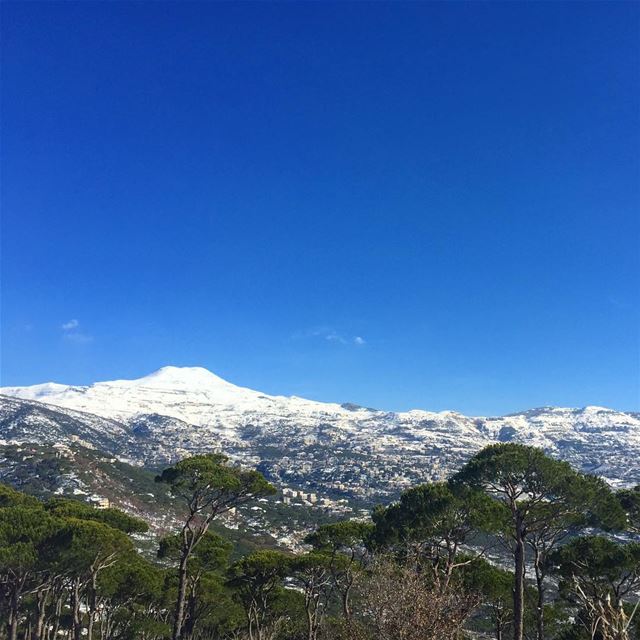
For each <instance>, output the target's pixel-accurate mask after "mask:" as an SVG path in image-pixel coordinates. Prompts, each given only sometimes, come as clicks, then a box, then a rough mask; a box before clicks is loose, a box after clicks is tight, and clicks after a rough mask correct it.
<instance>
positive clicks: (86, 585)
mask: <svg viewBox="0 0 640 640" xmlns="http://www.w3.org/2000/svg"><path fill="white" fill-rule="evenodd" d="M157 481H158V482H159V483H161V484H162V485H164V486H165V487H166V488H167V489H168V490H169V491H170V492H171V494H172V495H173V496H174V497H175V498H176V499H177V500H178V501H179V502H181V503H182V505H183V506H184V513H185V517H184V522H183V524H182V526H181V528H180V529H179V530H178V531H176V532H175V533H174V534H173V535H170V536H167V537H165V538H163V539H162V540H160V543H159V546H158V549H157V552H156V553H155V557H153V558H149V557H145V556H144V555H143V554H141V553H140V552H139V551H137V550H136V536H137V535H139V534H142V533H144V532H145V531H146V529H147V526H146V524H145V523H144V522H143V521H141V520H139V519H137V518H133V517H131V516H128V515H126V514H124V513H122V512H121V511H118V510H116V509H104V510H99V509H94V508H93V507H90V506H88V505H85V504H83V503H80V502H77V501H73V500H68V499H62V498H53V499H51V500H49V501H47V502H42V501H39V500H37V499H35V498H33V497H31V496H28V495H25V494H23V493H20V492H18V491H15V490H13V489H11V488H9V487H6V486H3V485H0V589H1V595H2V600H1V601H0V617H1V619H2V622H3V624H2V626H1V631H0V638H2V639H3V640H6V639H8V640H56V639H64V640H81V639H85V638H86V639H87V640H169V639H171V640H214V639H216V640H217V639H223V638H224V639H229V640H231V639H235V640H245V639H246V640H323V639H331V640H341V639H342V640H347V639H349V640H460V639H463V638H495V639H496V640H503V639H505V638H514V640H524V639H525V638H526V639H531V640H534V639H535V640H583V639H584V640H632V639H638V638H640V613H638V609H639V606H638V590H639V589H640V544H639V543H638V542H636V541H634V540H637V539H638V538H637V537H636V536H637V535H638V534H640V487H637V488H636V489H634V490H625V491H619V492H613V491H612V490H611V489H610V488H609V487H608V486H607V485H606V484H605V483H604V482H603V481H601V480H600V479H598V478H596V477H593V476H588V475H584V474H581V473H578V472H576V471H575V470H573V469H572V468H571V467H570V466H569V465H568V464H566V463H564V462H560V461H557V460H554V459H551V458H549V457H547V456H546V455H545V454H544V453H543V452H542V451H540V450H537V449H534V448H530V447H525V446H521V445H515V444H500V445H494V446H490V447H487V448H486V449H484V450H483V451H481V452H480V453H478V454H477V455H476V456H475V457H473V458H472V459H471V460H470V461H469V462H468V463H467V464H466V465H465V466H464V467H463V468H462V469H461V470H460V471H459V472H458V473H457V474H456V475H454V476H453V477H452V478H451V479H450V480H449V481H448V482H446V483H437V484H424V485H420V486H416V487H414V488H411V489H409V490H408V491H406V492H405V493H404V494H403V495H402V496H401V498H400V500H399V501H398V502H396V503H393V504H391V505H388V506H385V507H378V508H376V509H375V510H374V511H373V513H372V518H371V520H370V521H368V522H360V521H343V522H339V523H336V524H330V525H323V526H320V527H319V528H318V529H317V530H316V531H315V532H313V533H312V534H310V535H308V536H307V538H306V540H305V542H306V543H307V545H308V552H306V553H304V554H299V555H292V554H287V553H282V552H279V551H272V550H263V551H257V552H254V553H251V554H249V555H247V556H245V557H243V558H241V559H240V560H238V561H235V562H231V561H230V558H231V551H232V549H231V545H230V544H229V543H228V542H227V541H225V540H224V539H223V538H221V537H220V536H218V535H216V534H215V533H213V532H212V531H210V527H211V524H212V522H213V521H214V520H215V519H216V518H217V517H218V516H220V515H221V514H223V513H224V512H226V511H229V510H230V509H233V508H236V507H238V506H241V505H243V504H246V503H249V502H251V501H254V500H256V499H258V498H260V497H263V496H268V495H272V494H274V493H275V488H274V487H273V486H272V485H271V484H269V483H268V482H267V481H266V480H265V478H264V477H263V476H262V475H260V474H259V473H258V472H256V471H248V470H245V469H242V468H239V467H235V466H232V465H230V464H228V463H227V461H226V459H225V458H224V457H223V456H220V455H214V454H212V455H201V456H194V457H192V458H188V459H185V460H182V461H181V462H178V463H177V464H175V465H174V466H172V467H170V468H168V469H166V470H165V471H164V472H163V473H162V474H161V475H160V476H158V478H157ZM138 546H140V545H139V544H138ZM148 555H149V554H148Z"/></svg>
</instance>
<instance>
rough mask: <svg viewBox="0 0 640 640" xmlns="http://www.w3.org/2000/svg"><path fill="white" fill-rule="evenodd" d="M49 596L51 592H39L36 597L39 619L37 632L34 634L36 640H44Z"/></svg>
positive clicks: (37, 619) (37, 620) (46, 590)
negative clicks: (43, 634)
mask: <svg viewBox="0 0 640 640" xmlns="http://www.w3.org/2000/svg"><path fill="white" fill-rule="evenodd" d="M48 596H49V590H48V589H45V590H43V591H38V593H37V595H36V603H37V612H38V613H37V618H36V630H35V633H34V636H33V637H34V640H43V639H42V633H43V631H44V620H45V615H46V612H47V599H48Z"/></svg>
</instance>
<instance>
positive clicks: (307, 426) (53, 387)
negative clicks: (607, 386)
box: [0, 366, 640, 500]
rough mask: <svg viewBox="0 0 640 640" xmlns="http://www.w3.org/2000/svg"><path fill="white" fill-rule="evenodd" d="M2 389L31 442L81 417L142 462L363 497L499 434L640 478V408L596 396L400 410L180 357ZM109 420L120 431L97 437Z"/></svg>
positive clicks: (456, 461)
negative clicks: (239, 380)
mask: <svg viewBox="0 0 640 640" xmlns="http://www.w3.org/2000/svg"><path fill="white" fill-rule="evenodd" d="M0 394H3V396H4V397H5V399H2V398H0V438H5V439H6V437H7V435H9V434H10V433H19V434H20V438H23V439H24V438H28V437H37V438H39V439H43V438H44V439H47V438H49V436H48V431H47V429H46V428H44V427H43V425H44V424H45V423H47V422H48V421H49V422H48V423H49V424H50V425H63V426H62V427H60V426H58V427H55V426H50V428H49V431H50V433H51V434H58V433H59V434H63V435H61V436H60V437H67V436H65V435H64V433H65V429H66V427H64V424H65V421H68V420H71V419H73V420H76V421H78V420H79V423H78V422H74V423H73V424H75V425H76V427H74V428H76V430H78V431H79V432H81V433H80V435H79V437H83V439H86V437H85V436H87V434H88V436H87V437H89V438H90V440H89V441H91V438H93V440H95V441H96V442H94V444H95V445H96V446H104V443H105V442H106V443H107V445H108V446H111V448H112V449H114V448H117V449H118V453H119V454H122V455H125V456H127V457H130V458H132V459H135V460H137V461H139V463H141V464H148V463H149V462H153V463H161V462H163V461H172V460H175V459H176V458H177V457H181V456H185V455H189V454H193V453H198V452H202V451H210V450H217V451H223V452H225V453H226V454H228V455H229V456H230V457H231V458H232V459H235V460H237V461H239V462H242V463H244V464H251V465H253V466H258V467H259V468H260V469H261V470H262V471H264V472H265V473H266V474H267V475H268V476H269V477H270V478H271V479H272V480H274V481H277V482H280V483H291V484H294V485H296V486H303V487H305V488H307V489H309V490H317V491H321V492H324V493H330V494H335V495H346V496H348V497H357V498H363V499H366V500H369V499H371V500H373V499H379V498H380V497H385V496H395V495H397V494H398V493H399V491H400V490H402V488H404V487H405V486H408V485H409V484H412V483H413V484H415V483H417V482H421V481H422V482H424V481H426V480H438V479H443V478H445V477H447V475H448V474H449V473H450V472H451V470H452V469H454V468H456V467H458V466H460V464H462V463H464V461H465V460H466V459H468V458H469V457H470V456H471V455H473V453H475V452H476V451H478V450H479V449H481V448H482V447H484V446H487V445H488V444H492V443H494V442H519V443H522V444H527V445H532V446H537V447H540V448H542V449H544V450H545V451H547V452H548V453H550V454H551V455H555V456H556V457H558V458H561V459H565V460H567V461H569V462H570V463H571V464H573V465H574V466H575V467H576V468H578V469H580V470H582V471H586V472H589V473H596V474H599V475H601V476H603V477H604V478H605V479H607V480H608V481H609V482H610V483H612V484H614V485H619V486H622V485H629V484H635V483H640V468H638V464H637V460H638V459H639V458H640V416H638V415H636V414H632V413H626V412H621V411H616V410H614V409H609V408H606V407H598V406H595V405H590V406H587V407H583V408H580V409H577V408H566V407H538V408H534V409H529V410H527V411H524V412H520V413H514V414H508V415H505V416H488V417H483V416H466V415H464V414H461V413H459V412H455V411H441V412H432V411H427V410H423V409H413V410H411V411H406V412H393V411H384V410H379V409H368V408H365V407H359V406H357V405H353V404H349V403H344V404H342V405H341V404H337V403H326V402H318V401H314V400H307V399H304V398H299V397H297V396H271V395H268V394H264V393H261V392H260V391H255V390H253V389H248V388H246V387H239V386H236V385H234V384H232V383H230V382H227V381H226V380H223V379H222V378H220V377H219V376H217V375H215V374H214V373H212V372H210V371H208V370H206V369H204V368H202V367H186V368H182V367H172V366H169V367H163V368H161V369H159V370H158V371H155V372H153V373H152V374H149V375H148V376H144V377H143V378H139V379H136V380H114V381H106V382H97V383H94V384H93V385H86V386H73V385H60V384H58V383H45V384H42V385H33V386H30V387H3V388H0ZM9 398H12V400H11V401H10V400H9ZM17 401H22V402H24V403H29V402H31V403H34V402H35V403H39V404H41V405H42V406H43V407H48V408H49V409H48V410H49V412H51V411H54V413H55V412H57V414H56V416H52V414H51V413H49V414H47V413H46V411H45V410H44V409H42V408H39V407H34V406H33V405H30V406H27V405H25V406H22V407H19V406H17V405H16V404H15V403H16V402H17ZM12 403H13V404H12ZM70 412H76V413H77V412H81V413H82V412H84V413H85V414H88V415H91V416H95V417H97V418H99V419H103V420H107V421H111V422H102V423H101V422H99V420H98V422H96V421H95V420H93V422H95V424H97V425H101V426H99V427H98V431H96V427H95V425H93V426H92V424H87V425H86V427H82V428H81V426H80V423H82V421H83V420H86V421H88V423H92V419H90V418H78V415H76V414H71V413H70ZM36 414H37V415H39V416H40V418H37V417H34V416H36ZM45 414H46V415H45ZM27 415H30V416H31V418H29V420H26V418H25V416H27ZM65 415H66V416H67V417H66V418H65ZM21 416H22V417H21ZM38 420H40V422H38ZM16 425H19V426H16ZM63 427H64V428H63ZM16 429H17V430H16ZM100 429H103V430H106V431H110V430H111V431H116V432H117V436H114V434H110V433H103V434H100V433H99V430H100ZM82 433H84V434H85V435H82ZM30 434H31V435H30ZM69 437H70V436H69ZM14 439H15V438H14ZM114 441H117V442H116V444H112V445H109V443H113V442H114Z"/></svg>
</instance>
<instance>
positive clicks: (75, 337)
mask: <svg viewBox="0 0 640 640" xmlns="http://www.w3.org/2000/svg"><path fill="white" fill-rule="evenodd" d="M64 339H65V340H66V341H67V342H72V343H74V344H87V343H89V342H93V336H90V335H89V334H88V333H80V332H79V331H74V332H73V333H65V334H64Z"/></svg>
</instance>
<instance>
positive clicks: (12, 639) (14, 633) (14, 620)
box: [8, 590, 18, 640]
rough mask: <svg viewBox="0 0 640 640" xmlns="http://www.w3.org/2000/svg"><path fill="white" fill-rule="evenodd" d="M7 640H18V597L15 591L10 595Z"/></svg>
mask: <svg viewBox="0 0 640 640" xmlns="http://www.w3.org/2000/svg"><path fill="white" fill-rule="evenodd" d="M8 629H9V640H17V639H18V595H17V593H16V591H15V590H13V593H12V594H11V609H10V611H9V625H8Z"/></svg>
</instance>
